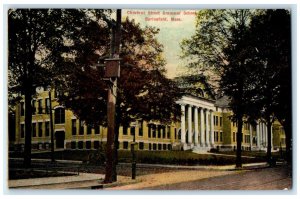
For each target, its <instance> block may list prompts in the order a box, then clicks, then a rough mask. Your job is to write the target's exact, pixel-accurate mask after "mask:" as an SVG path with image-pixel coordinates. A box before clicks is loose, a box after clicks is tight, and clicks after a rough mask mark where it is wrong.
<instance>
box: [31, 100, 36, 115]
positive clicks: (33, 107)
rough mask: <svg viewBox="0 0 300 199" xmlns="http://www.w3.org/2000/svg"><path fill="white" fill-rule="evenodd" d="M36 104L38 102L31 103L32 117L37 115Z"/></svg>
mask: <svg viewBox="0 0 300 199" xmlns="http://www.w3.org/2000/svg"><path fill="white" fill-rule="evenodd" d="M35 102H36V100H32V102H31V107H32V115H35V113H36V108H35Z"/></svg>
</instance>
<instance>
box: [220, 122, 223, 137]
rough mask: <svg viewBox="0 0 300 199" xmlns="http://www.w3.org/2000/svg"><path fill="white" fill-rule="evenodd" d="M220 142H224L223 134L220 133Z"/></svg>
mask: <svg viewBox="0 0 300 199" xmlns="http://www.w3.org/2000/svg"><path fill="white" fill-rule="evenodd" d="M220 121H221V120H220ZM220 142H223V132H220Z"/></svg>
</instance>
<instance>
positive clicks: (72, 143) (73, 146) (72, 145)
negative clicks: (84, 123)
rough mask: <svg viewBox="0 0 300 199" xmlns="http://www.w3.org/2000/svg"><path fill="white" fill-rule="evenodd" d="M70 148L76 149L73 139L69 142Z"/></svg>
mask: <svg viewBox="0 0 300 199" xmlns="http://www.w3.org/2000/svg"><path fill="white" fill-rule="evenodd" d="M71 149H76V142H75V141H72V142H71Z"/></svg>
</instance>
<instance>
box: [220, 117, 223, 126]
mask: <svg viewBox="0 0 300 199" xmlns="http://www.w3.org/2000/svg"><path fill="white" fill-rule="evenodd" d="M222 119H223V118H222V117H220V126H222V125H223V121H222Z"/></svg>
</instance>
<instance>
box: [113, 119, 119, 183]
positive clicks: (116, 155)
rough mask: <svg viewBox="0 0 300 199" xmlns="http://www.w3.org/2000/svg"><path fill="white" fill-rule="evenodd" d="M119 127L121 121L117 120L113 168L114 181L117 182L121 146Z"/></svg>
mask: <svg viewBox="0 0 300 199" xmlns="http://www.w3.org/2000/svg"><path fill="white" fill-rule="evenodd" d="M119 128H120V122H119V121H118V119H117V120H116V128H115V129H116V130H115V137H114V150H113V170H112V181H113V182H116V181H117V180H118V178H117V165H118V148H119Z"/></svg>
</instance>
